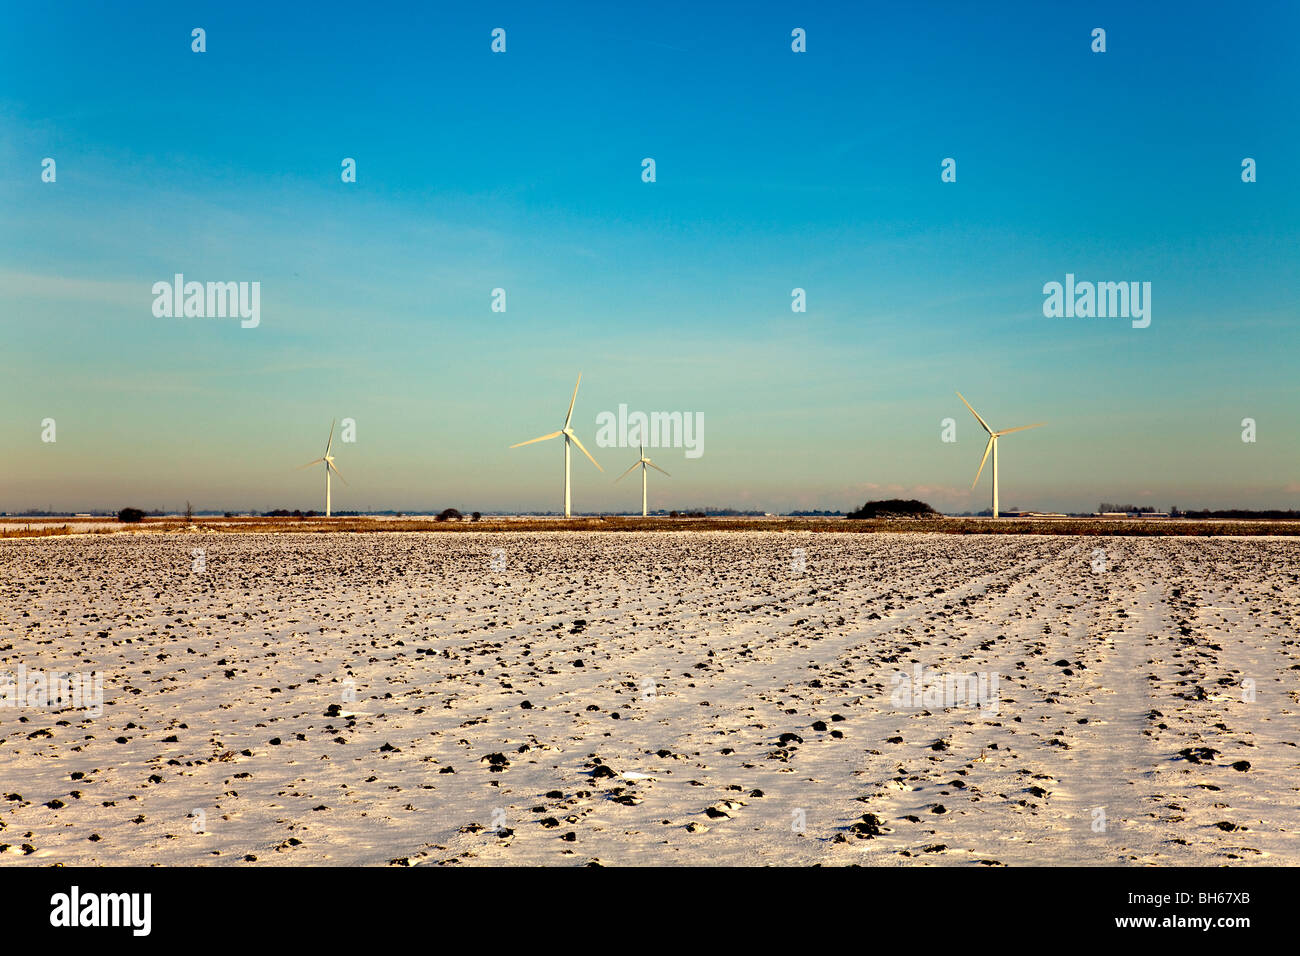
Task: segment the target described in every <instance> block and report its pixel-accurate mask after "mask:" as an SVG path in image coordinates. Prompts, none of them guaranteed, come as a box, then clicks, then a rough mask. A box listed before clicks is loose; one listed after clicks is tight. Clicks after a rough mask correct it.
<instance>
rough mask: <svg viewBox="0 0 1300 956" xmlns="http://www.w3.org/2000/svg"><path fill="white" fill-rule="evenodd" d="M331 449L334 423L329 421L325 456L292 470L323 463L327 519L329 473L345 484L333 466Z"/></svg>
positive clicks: (326, 515) (327, 515)
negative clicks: (328, 435)
mask: <svg viewBox="0 0 1300 956" xmlns="http://www.w3.org/2000/svg"><path fill="white" fill-rule="evenodd" d="M333 447H334V422H333V421H332V420H331V421H330V437H329V441H327V442H326V443H325V454H324V455H322V456H321V457H320V458H317V459H316V460H315V461H309V462H307V464H305V465H299V466H298V467H297V468H296V469H294V470H295V471H302V470H303V469H304V468H310V467H311V466H312V465H319V464H320V463H321V462H325V517H327V518H328V517H329V516H330V472H331V471H332V472H334V474H336V475H338V476H339V481H341V482H343V484H345V485H346V484H347V479H345V478H344V477H343V474H342V472H340V471H339V470H338V467H337V466H335V464H334V456H333V455H331V454H330V449H331V448H333Z"/></svg>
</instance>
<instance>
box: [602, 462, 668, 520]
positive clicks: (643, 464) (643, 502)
mask: <svg viewBox="0 0 1300 956" xmlns="http://www.w3.org/2000/svg"><path fill="white" fill-rule="evenodd" d="M637 465H640V466H641V517H642V518H645V517H647V516H648V515H649V512H648V511H647V510H646V494H645V492H646V487H645V485H646V482H645V476H646V471H645V469H646V465H649V466H650V467H651V468H653V469H654V470H655V471H658V472H662V473H663V474H665V475H667V476H668V477H669V478H671V477H672V475H669V474H668V472H666V471H664V470H663V469H662V468H660V467H659V466H658V465H656V464H655V463H654V462H652V461H651V460H650V459H649V458H647V457H646V456H645V445H642V446H641V457H640V458H638V459H637V460H636V462H635V463H634V464H633V465H632V468H635V467H636V466H637ZM632 468H629V469H628V470H627V471H625V472H623V474H621V475H619V476H618V477H617V478H615V479H614V484H618V483H619V482H620V481H622V480H623V479H624V478H626V477H627V476H628V475H629V474H631V473H632Z"/></svg>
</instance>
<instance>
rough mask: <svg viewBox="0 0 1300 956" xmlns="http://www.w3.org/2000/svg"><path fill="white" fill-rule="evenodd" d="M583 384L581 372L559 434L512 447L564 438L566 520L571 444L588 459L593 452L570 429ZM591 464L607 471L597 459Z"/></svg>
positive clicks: (532, 439)
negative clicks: (574, 406) (575, 404)
mask: <svg viewBox="0 0 1300 956" xmlns="http://www.w3.org/2000/svg"><path fill="white" fill-rule="evenodd" d="M581 384H582V373H581V372H579V373H578V381H577V382H576V383H575V384H574V386H573V398H571V399H569V414H567V415H565V416H564V427H563V428H561V429H560V430H559V431H558V432H551V433H550V434H549V435H542V436H541V437H540V438H530V439H528V441H521V442H519V444H517V445H511V446H510V447H511V448H521V447H523V446H524V445H531V444H533V443H534V442H539V441H547V440H549V439H551V438H559V437H560V436H561V435H563V436H564V517H566V518H568V517H569V516H570V514H571V508H570V501H571V497H570V492H569V443H570V442H572V443H573V444H575V445H577V446H578V448H579V449H580V450H581V451H582V453H583V454H584V455H586V456H587V457H588V458H591V452H589V451H587V449H586V448H583V446H582V442H580V441H578V436H577V435H575V434H574V433H573V429H572V428H570V427H569V422H570V421H572V420H573V403H574V402H576V401H577V400H578V386H579V385H581ZM591 463H592V464H593V465H595V466H596V468H597V469H599V470H600V471H604V470H605V469H604V468H601V467H600V462H598V461H596V459H594V458H591Z"/></svg>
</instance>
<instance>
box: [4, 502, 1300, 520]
mask: <svg viewBox="0 0 1300 956" xmlns="http://www.w3.org/2000/svg"><path fill="white" fill-rule="evenodd" d="M1010 510H1012V511H1015V510H1019V509H1010ZM1097 511H1098V512H1109V513H1111V514H1137V515H1147V514H1160V512H1157V511H1156V509H1155V508H1154V507H1152V506H1150V505H1142V506H1138V505H1117V504H1114V503H1112V502H1106V501H1103V502H1101V503H1100V504H1099V505H1098V506H1097ZM991 513H992V512H991V511H989V510H988V509H985V510H984V511H979V512H963V513H960V514H958V513H954V514H952V515H951V517H959V518H960V517H979V516H981V515H983V516H987V515H990V514H991ZM1167 513H1168V514H1169V516H1170V517H1172V518H1187V519H1222V520H1233V521H1250V520H1267V521H1300V510H1296V509H1293V508H1288V509H1281V508H1202V509H1200V510H1191V511H1183V510H1180V509H1179V508H1178V507H1177V506H1174V507H1171V508H1170V509H1169V511H1168V512H1167ZM3 514H4V515H6V516H8V517H13V518H75V517H77V516H78V514H84V515H88V516H89V517H92V518H117V519H118V520H119V521H125V522H128V523H134V522H138V521H142V520H143V519H145V518H163V517H166V516H167V515H169V514H171V512H167V511H163V510H162V509H161V508H154V509H152V510H147V511H146V510H144V509H141V508H134V507H129V508H123V509H121V510H119V511H115V512H114V511H103V510H93V509H92V510H90V511H85V512H72V511H57V510H49V509H32V510H28V511H15V512H4V513H3ZM180 514H182V515H184V516H185V517H186V518H187V519H192V518H193V517H194V516H200V517H216V516H224V517H226V518H242V517H250V518H296V519H299V520H303V519H308V518H320V517H323V514H322V513H321V512H319V511H314V510H307V511H303V510H300V509H297V508H295V509H293V510H290V509H288V508H276V509H273V510H271V511H264V512H259V511H256V510H250V511H237V512H236V511H225V512H222V511H190V510H188V509H187V511H185V512H180ZM333 514H334V517H336V518H359V517H366V516H379V515H393V516H395V517H399V518H402V517H408V516H409V517H423V516H426V515H427V516H429V517H432V518H434V519H435V520H437V521H461V520H468V521H478V520H480V519H481V518H483V517H484V515H483V514H480V513H479V512H477V511H474V512H470V513H469V514H464V513H462V512H460V511H458V510H457V509H455V508H444V509H442V510H441V511H396V510H392V509H390V510H387V511H365V512H362V511H335V512H334V513H333ZM505 514H509V515H518V516H520V517H543V518H545V517H557V516H558V514H559V513H558V512H554V511H539V512H487V513H486V516H487V517H495V516H500V515H505ZM581 514H582V515H583V516H586V517H598V516H601V515H617V514H621V512H595V511H593V512H582V513H581ZM767 514H768V512H765V511H756V510H741V509H738V508H719V507H709V508H682V509H680V510H672V511H666V510H663V509H658V510H655V511H652V512H651V515H653V516H657V517H668V518H761V517H764V516H766V515H767ZM940 516H941V513H940V512H939V511H936V510H935V509H934V508H932V507H931V506H930V505H928V504H926V503H925V502H924V501H918V500H916V499H914V498H888V499H882V500H879V501H868V502H865V503H864V504H863V505H862V506H861V507H860V508H857V509H854V510H852V511H849V512H847V513H845V512H842V511H830V510H811V509H810V510H794V511H788V512H782V513H781V514H780V515H778V517H791V518H838V517H846V518H854V519H861V518H876V517H940ZM1069 517H1072V518H1086V517H1091V515H1090V514H1088V513H1078V514H1074V513H1072V514H1070V515H1069Z"/></svg>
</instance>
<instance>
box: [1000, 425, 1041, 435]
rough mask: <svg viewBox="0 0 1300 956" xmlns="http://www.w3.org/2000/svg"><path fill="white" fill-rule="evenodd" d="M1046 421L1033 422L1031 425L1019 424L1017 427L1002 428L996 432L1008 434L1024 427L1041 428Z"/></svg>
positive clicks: (1019, 430) (1022, 429) (1020, 430)
mask: <svg viewBox="0 0 1300 956" xmlns="http://www.w3.org/2000/svg"><path fill="white" fill-rule="evenodd" d="M1046 424H1047V422H1035V423H1034V424H1033V425H1021V426H1020V427H1019V428H1004V429H1002V431H1000V432H998V434H999V435H1010V434H1011V433H1012V432H1022V431H1024V430H1025V429H1026V428H1042V427H1043V426H1044V425H1046Z"/></svg>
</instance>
